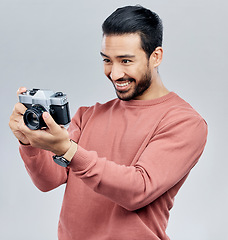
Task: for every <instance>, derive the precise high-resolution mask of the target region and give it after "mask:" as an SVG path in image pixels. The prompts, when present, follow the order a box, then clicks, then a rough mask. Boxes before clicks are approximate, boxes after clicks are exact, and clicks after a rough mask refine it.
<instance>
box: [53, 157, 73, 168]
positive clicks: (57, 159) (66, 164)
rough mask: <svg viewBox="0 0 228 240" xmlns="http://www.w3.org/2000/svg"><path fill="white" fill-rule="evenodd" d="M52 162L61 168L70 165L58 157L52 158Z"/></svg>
mask: <svg viewBox="0 0 228 240" xmlns="http://www.w3.org/2000/svg"><path fill="white" fill-rule="evenodd" d="M53 160H54V162H55V163H57V164H58V165H60V166H62V167H67V166H68V165H69V163H70V162H69V161H67V160H66V159H65V158H63V157H58V156H53Z"/></svg>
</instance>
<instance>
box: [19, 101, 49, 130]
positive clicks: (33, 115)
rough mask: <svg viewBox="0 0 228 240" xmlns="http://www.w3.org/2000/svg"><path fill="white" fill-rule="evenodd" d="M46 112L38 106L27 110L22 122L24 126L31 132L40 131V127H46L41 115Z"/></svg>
mask: <svg viewBox="0 0 228 240" xmlns="http://www.w3.org/2000/svg"><path fill="white" fill-rule="evenodd" d="M46 111H47V110H46V109H45V108H44V107H43V106H42V105H39V104H36V105H34V106H32V107H31V108H28V109H27V110H26V111H25V113H24V116H23V117H24V122H25V125H26V126H27V127H28V128H30V129H31V130H37V129H41V128H42V127H46V126H47V125H46V123H45V122H44V120H43V117H42V114H43V112H46Z"/></svg>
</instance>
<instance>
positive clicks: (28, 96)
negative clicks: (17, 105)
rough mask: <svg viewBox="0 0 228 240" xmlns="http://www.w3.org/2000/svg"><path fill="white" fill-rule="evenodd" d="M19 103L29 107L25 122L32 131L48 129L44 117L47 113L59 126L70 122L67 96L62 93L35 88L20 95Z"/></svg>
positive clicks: (25, 114)
mask: <svg viewBox="0 0 228 240" xmlns="http://www.w3.org/2000/svg"><path fill="white" fill-rule="evenodd" d="M19 101H20V102H21V103H23V104H24V105H25V106H26V107H27V110H26V111H25V113H24V116H23V117H24V122H25V124H26V125H27V127H28V128H30V129H32V130H37V129H41V128H43V127H47V126H46V124H45V122H44V120H43V117H42V114H43V112H45V111H46V112H49V113H50V115H51V116H52V117H53V119H54V120H55V122H56V123H57V124H60V125H67V124H68V123H69V122H70V111H69V104H68V101H67V96H66V94H63V93H62V92H53V91H51V90H44V89H35V88H34V89H32V90H27V91H26V92H24V93H22V94H20V95H19Z"/></svg>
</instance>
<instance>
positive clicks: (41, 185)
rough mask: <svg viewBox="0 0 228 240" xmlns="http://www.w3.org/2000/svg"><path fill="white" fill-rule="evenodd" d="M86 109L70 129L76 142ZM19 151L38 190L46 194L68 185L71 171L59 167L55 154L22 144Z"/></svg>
mask: <svg viewBox="0 0 228 240" xmlns="http://www.w3.org/2000/svg"><path fill="white" fill-rule="evenodd" d="M86 109H87V108H85V107H84V108H83V107H82V108H80V109H79V110H78V111H77V113H76V114H75V116H74V121H72V123H71V124H70V126H69V129H68V131H69V135H70V136H74V137H73V139H74V141H76V142H77V141H78V138H79V137H80V132H81V129H80V121H81V114H83V112H84V111H85V110H86ZM19 151H20V154H21V157H22V159H23V161H24V164H25V168H26V170H27V172H28V174H29V176H30V177H31V179H32V181H33V183H34V184H35V185H36V187H37V188H38V189H40V190H41V191H44V192H46V191H50V190H52V189H54V188H56V187H58V186H60V185H61V184H64V183H66V181H67V177H68V170H69V169H68V168H63V167H61V166H59V165H57V164H56V163H55V162H54V161H53V158H52V156H53V155H54V154H53V153H51V152H49V151H45V150H43V149H38V148H34V147H32V146H26V145H22V144H21V145H20V146H19Z"/></svg>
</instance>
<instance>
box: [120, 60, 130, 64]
mask: <svg viewBox="0 0 228 240" xmlns="http://www.w3.org/2000/svg"><path fill="white" fill-rule="evenodd" d="M131 62H132V61H131V60H129V59H123V60H122V63H125V64H126V63H131Z"/></svg>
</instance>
